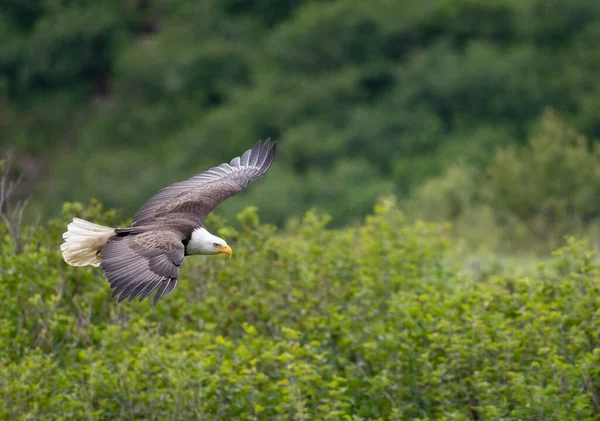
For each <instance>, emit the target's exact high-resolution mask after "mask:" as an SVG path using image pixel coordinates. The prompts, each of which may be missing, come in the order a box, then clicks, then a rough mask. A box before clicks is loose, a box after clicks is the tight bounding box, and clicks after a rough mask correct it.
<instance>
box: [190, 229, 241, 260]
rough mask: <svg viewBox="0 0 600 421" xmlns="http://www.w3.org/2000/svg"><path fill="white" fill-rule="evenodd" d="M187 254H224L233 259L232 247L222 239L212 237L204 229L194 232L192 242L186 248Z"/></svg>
mask: <svg viewBox="0 0 600 421" xmlns="http://www.w3.org/2000/svg"><path fill="white" fill-rule="evenodd" d="M185 252H186V254H188V255H189V254H205V255H209V254H218V253H224V254H227V255H229V257H231V254H232V253H233V252H232V250H231V247H229V246H228V245H227V242H226V241H225V240H223V239H222V238H219V237H217V236H216V235H212V234H211V233H210V232H208V231H207V230H206V229H204V228H197V229H195V230H194V231H193V232H192V236H191V237H190V241H188V243H187V245H186V246H185Z"/></svg>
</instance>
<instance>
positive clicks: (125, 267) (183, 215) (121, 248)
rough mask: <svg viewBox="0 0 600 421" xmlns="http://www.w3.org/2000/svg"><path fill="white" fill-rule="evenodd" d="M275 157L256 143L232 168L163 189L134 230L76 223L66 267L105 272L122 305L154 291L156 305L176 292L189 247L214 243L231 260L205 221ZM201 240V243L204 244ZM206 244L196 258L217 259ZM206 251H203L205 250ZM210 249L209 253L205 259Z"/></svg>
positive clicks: (69, 235)
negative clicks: (208, 229)
mask: <svg viewBox="0 0 600 421" xmlns="http://www.w3.org/2000/svg"><path fill="white" fill-rule="evenodd" d="M274 157H275V143H273V144H271V143H270V141H269V140H268V139H267V141H266V142H265V143H264V144H262V145H261V143H260V142H258V143H257V144H256V145H255V146H254V148H252V149H249V150H248V151H246V152H245V153H244V154H243V155H242V156H241V157H237V158H234V159H233V160H231V162H230V163H229V164H221V165H219V166H218V167H213V168H211V169H209V170H207V171H205V172H203V173H200V174H198V175H196V176H194V177H192V178H190V179H188V180H185V181H182V182H179V183H175V184H172V185H170V186H167V187H165V188H164V189H162V190H161V191H160V192H159V193H157V194H156V195H154V196H153V197H152V198H150V199H149V200H148V201H147V202H146V203H145V204H144V205H143V206H142V207H141V208H140V209H139V210H138V211H137V213H136V214H135V216H134V218H133V222H132V224H131V227H127V228H117V229H113V228H108V227H102V226H100V225H96V224H93V223H91V222H87V221H83V220H80V219H74V221H73V222H72V223H71V224H69V230H68V231H67V232H65V233H64V234H63V238H64V239H65V242H64V243H63V244H62V246H61V250H62V252H63V257H64V258H65V261H66V262H67V263H69V264H71V265H73V266H84V265H88V264H91V265H94V266H98V265H99V266H101V267H102V269H103V270H104V273H105V276H106V278H107V279H108V281H109V283H110V286H111V289H112V290H113V291H112V294H111V296H113V297H114V296H117V295H118V296H119V298H118V301H119V302H120V301H123V300H124V299H125V298H129V301H132V300H133V299H134V298H136V297H139V298H140V301H141V300H143V299H144V298H146V297H147V296H148V295H150V294H151V293H152V292H153V291H155V290H156V294H155V295H154V299H153V302H154V304H156V303H157V302H158V301H159V300H160V299H161V298H162V297H163V296H165V295H168V294H170V293H171V292H172V291H173V289H175V287H176V286H177V281H178V279H179V267H180V265H181V263H182V262H183V259H184V256H186V255H188V254H192V253H190V252H191V251H192V250H191V249H190V248H189V247H188V244H189V243H190V241H192V240H193V241H194V242H196V237H195V234H198V235H199V237H201V238H200V240H201V241H203V242H204V243H206V242H207V241H209V242H210V240H211V239H212V238H214V239H216V240H214V241H216V243H214V247H215V253H216V252H225V253H227V254H231V249H230V248H229V246H227V245H226V244H225V243H224V242H223V244H219V241H218V240H221V239H218V237H214V236H212V234H210V233H208V232H207V231H205V230H204V229H203V224H204V219H205V218H206V216H207V215H208V214H209V213H210V212H212V211H213V209H214V208H216V207H217V206H218V205H219V204H220V203H221V202H223V201H224V200H226V199H228V198H230V197H232V196H234V195H236V194H237V193H239V192H240V191H242V190H243V189H244V188H245V187H246V186H247V185H248V184H250V183H252V182H253V181H256V180H258V179H259V178H260V177H262V176H263V175H264V174H265V173H266V172H267V170H268V169H269V167H270V166H271V163H272V162H273V158H274ZM200 240H199V241H200ZM204 243H200V242H199V244H200V246H199V247H200V248H198V249H197V250H194V254H213V253H211V252H210V251H209V250H208V249H207V247H209V246H206V245H204ZM203 247H204V248H203ZM204 249H206V250H207V251H206V253H203V251H204Z"/></svg>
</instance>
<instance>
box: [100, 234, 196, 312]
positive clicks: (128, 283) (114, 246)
mask: <svg viewBox="0 0 600 421" xmlns="http://www.w3.org/2000/svg"><path fill="white" fill-rule="evenodd" d="M181 240H182V239H181V236H180V234H179V233H177V232H175V231H167V230H164V231H147V232H142V233H139V234H134V235H127V236H122V237H121V236H115V237H112V238H111V239H110V240H109V242H108V243H107V244H106V245H105V246H104V248H103V249H102V253H101V260H100V266H101V267H102V269H104V274H105V276H106V278H107V279H108V282H109V283H110V287H111V289H112V290H113V291H112V293H111V297H116V296H119V297H118V302H121V301H123V300H124V299H126V298H128V297H129V301H132V300H133V299H135V298H136V297H138V296H139V297H140V301H142V300H144V299H145V298H146V297H147V296H148V295H150V294H151V293H152V292H153V291H155V290H157V289H158V290H157V292H156V294H155V295H154V299H153V303H154V305H156V303H157V302H158V301H159V300H160V299H161V298H162V297H163V296H166V295H169V294H170V293H171V292H172V291H173V290H174V289H175V287H176V286H177V280H178V279H179V266H180V265H181V262H183V257H184V252H185V247H184V245H183V243H182V242H181Z"/></svg>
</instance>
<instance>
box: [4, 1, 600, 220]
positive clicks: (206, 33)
mask: <svg viewBox="0 0 600 421" xmlns="http://www.w3.org/2000/svg"><path fill="white" fill-rule="evenodd" d="M599 22H600V2H598V1H597V0H569V1H549V0H499V1H493V2H492V1H487V0H420V1H413V0H403V1H387V0H373V1H370V2H364V1H358V0H330V1H313V0H304V1H301V0H284V1H280V0H277V1H274V0H255V1H245V0H203V1H197V0H181V1H165V0H130V1H120V0H110V1H77V2H73V1H50V0H28V1H17V0H9V1H3V2H2V4H1V5H0V28H1V29H0V41H1V44H2V49H1V50H0V143H1V147H0V149H6V148H8V147H11V148H14V149H15V150H16V152H17V154H18V156H19V164H20V165H21V166H22V168H23V170H24V171H26V172H27V174H28V177H29V178H28V179H29V180H31V182H30V184H29V185H28V186H29V189H30V190H32V191H33V192H34V199H33V203H32V206H31V208H30V210H31V212H32V214H33V215H35V214H37V213H39V212H43V215H44V218H47V217H48V216H52V215H57V214H58V209H60V205H61V203H62V202H63V201H66V200H68V201H73V200H78V201H83V202H86V201H87V200H88V198H89V197H90V196H93V197H96V198H98V199H99V200H101V201H102V202H103V203H105V204H107V205H109V206H116V207H119V208H122V209H123V210H124V212H125V213H126V214H127V215H129V214H133V212H134V211H135V209H136V208H137V206H139V205H140V204H141V203H142V202H143V201H144V200H146V199H147V198H148V197H149V196H150V195H151V194H153V193H154V192H155V191H157V189H159V188H161V187H162V186H164V185H166V184H167V183H170V182H174V181H178V180H181V179H184V178H187V177H189V176H191V175H193V174H195V173H197V172H199V171H201V170H204V169H205V168H207V167H209V166H212V165H215V164H218V163H220V162H223V161H225V160H229V159H231V158H232V157H233V156H236V155H238V154H240V153H241V152H243V151H244V150H245V149H247V148H248V147H250V146H251V145H253V144H254V142H256V141H257V140H258V139H265V138H266V137H269V136H270V137H271V138H272V139H274V140H277V141H279V142H280V149H279V151H280V153H279V156H278V158H277V162H276V165H274V167H273V169H272V173H270V174H269V176H268V177H266V178H265V180H264V182H262V186H261V188H260V189H252V190H251V191H249V192H248V194H245V195H244V196H243V198H242V199H241V200H240V201H235V202H231V203H227V204H226V206H225V207H224V208H223V210H222V212H223V213H224V214H225V215H227V216H228V217H230V218H231V219H233V216H234V215H235V214H236V213H237V212H238V211H239V210H241V209H242V208H243V207H244V206H246V205H247V204H257V205H259V206H260V208H261V209H262V212H263V213H264V217H265V218H266V220H268V221H276V222H283V221H284V220H285V219H286V218H287V216H288V215H290V214H294V215H296V216H299V215H302V214H303V212H305V210H307V209H308V208H310V207H312V206H313V205H317V206H319V208H321V209H323V210H325V211H327V212H329V213H330V214H332V215H333V216H334V221H333V223H334V224H336V225H343V224H345V223H348V222H353V221H354V222H356V221H359V220H360V219H361V218H362V217H363V216H364V215H366V214H367V213H368V212H369V210H370V209H371V208H372V205H373V203H374V202H375V200H376V198H377V197H379V196H381V195H385V194H389V193H395V194H396V195H398V197H399V198H400V199H402V200H403V199H406V198H407V197H408V196H409V194H410V193H411V192H413V191H415V190H416V191H419V190H420V187H419V186H421V185H422V183H423V182H425V181H428V180H430V179H431V177H434V176H438V175H441V174H444V171H445V169H446V168H447V167H448V166H449V165H450V164H454V163H456V162H457V161H459V160H461V161H464V162H465V163H468V164H469V165H473V166H475V167H476V168H485V167H486V166H487V165H488V164H489V163H490V160H491V159H492V157H493V156H494V153H495V151H496V150H497V149H498V148H504V147H506V146H508V145H517V144H525V143H526V141H527V139H528V138H529V137H530V135H531V131H532V127H533V126H534V125H535V124H536V121H537V120H538V119H539V118H540V117H541V116H542V113H543V110H544V108H546V107H552V108H554V109H555V110H556V113H557V114H558V115H559V117H560V118H561V119H564V120H565V122H566V123H567V124H568V125H569V126H572V127H573V128H574V129H576V130H578V131H580V132H581V133H582V134H583V135H585V136H586V137H587V138H588V139H590V141H592V140H593V139H595V138H596V137H598V135H599V133H600V120H599V114H598V112H597V110H598V108H599V106H600V99H599V98H600V82H599V79H598V74H600V52H599V51H600V50H599V49H598V48H597V46H598V45H599V43H600V23H599ZM275 197H276V198H277V200H273V198H275ZM595 200H596V202H594V203H595V206H596V207H597V205H598V203H597V200H598V199H595Z"/></svg>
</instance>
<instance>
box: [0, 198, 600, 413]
mask: <svg viewBox="0 0 600 421" xmlns="http://www.w3.org/2000/svg"><path fill="white" fill-rule="evenodd" d="M73 215H78V216H82V217H86V218H90V219H93V220H95V221H98V222H101V223H106V224H112V225H117V223H116V222H115V221H116V220H117V219H118V215H117V214H116V213H115V212H108V213H107V212H106V211H104V210H103V209H102V207H101V206H100V205H99V204H97V203H96V204H94V205H93V206H91V207H88V208H84V207H82V206H81V205H79V204H68V205H65V208H64V217H62V218H60V219H58V220H54V221H51V222H50V223H49V224H48V225H46V226H45V227H43V228H41V229H40V230H39V231H38V232H37V233H36V235H35V236H34V237H33V239H32V240H31V242H30V244H28V245H27V247H26V248H25V250H24V251H23V252H22V253H21V254H14V253H13V252H12V249H11V245H10V242H9V241H8V238H7V236H6V235H5V233H4V232H2V231H1V230H2V226H0V234H1V235H2V236H1V237H0V241H1V242H0V246H1V247H2V253H1V255H0V303H2V304H0V418H2V419H15V420H16V419H22V420H26V419H32V420H38V419H44V420H59V419H88V418H90V419H99V420H109V419H111V420H112V419H125V420H129V419H131V420H133V419H179V420H188V419H196V418H199V419H215V420H220V419H222V420H229V419H239V420H253V419H281V420H288V419H296V420H302V419H305V420H312V419H315V420H317V419H318V420H320V419H323V420H326V419H330V420H353V421H358V420H377V419H381V420H383V419H398V420H400V419H414V420H444V419H445V420H450V419H454V420H456V419H459V420H472V419H475V420H476V419H504V420H538V419H545V420H568V419H569V420H570V419H578V420H583V419H596V418H598V417H599V416H600V406H599V404H598V393H600V392H599V391H600V369H599V367H600V348H598V346H599V345H598V344H599V343H600V336H599V330H598V326H599V322H600V302H599V301H598V299H597V296H598V293H599V292H600V291H599V288H600V282H599V279H600V277H599V276H598V274H599V270H600V268H599V267H598V265H597V263H596V261H597V256H596V255H595V254H594V253H592V252H590V251H589V250H588V249H587V248H586V246H585V244H583V243H580V242H576V241H571V242H570V243H569V245H568V246H566V247H565V248H563V249H561V250H559V251H558V252H556V253H555V256H554V258H553V261H552V263H550V264H548V265H546V266H540V268H539V273H538V274H537V275H536V276H532V277H529V278H521V277H512V276H510V275H509V274H507V273H496V274H492V273H488V274H487V275H486V276H485V277H481V278H480V279H478V280H475V279H474V278H472V277H470V276H464V275H461V274H460V272H459V270H458V267H457V265H455V264H454V263H453V262H452V260H451V259H449V257H448V256H449V254H448V253H449V251H450V250H451V249H452V247H453V245H452V244H451V243H450V242H449V240H448V236H447V232H446V229H445V228H444V227H442V226H439V225H434V224H425V223H415V224H411V223H408V222H407V220H406V218H405V217H404V215H403V214H402V213H401V212H400V211H399V210H398V209H397V208H396V206H395V205H394V202H393V201H392V200H385V201H381V202H380V203H379V204H378V205H377V207H376V208H375V212H374V214H373V215H371V216H369V217H367V218H366V220H365V221H364V222H363V223H362V224H360V225H359V226H356V227H354V228H347V229H343V230H331V229H328V228H327V224H328V222H329V219H330V218H329V217H327V216H326V215H321V214H319V213H317V212H315V211H311V212H308V213H306V214H305V215H304V216H303V217H302V218H301V219H296V220H293V221H291V222H290V223H289V225H288V226H287V227H286V228H285V229H283V230H281V231H277V230H276V229H275V227H274V226H272V225H269V224H263V223H261V222H260V220H259V218H258V214H257V212H256V209H254V208H248V209H246V210H245V211H244V212H242V213H240V215H239V222H240V228H239V229H237V230H235V229H233V228H231V227H229V226H227V225H226V224H224V223H223V220H221V219H220V218H217V217H212V218H211V223H210V226H211V227H214V228H213V231H215V232H219V233H220V234H221V235H223V236H225V237H226V238H227V239H228V240H229V241H230V243H231V244H233V248H234V257H233V259H220V258H218V257H195V258H188V259H186V262H185V264H184V268H183V271H182V279H181V282H180V285H179V286H178V288H177V289H176V290H175V291H174V293H173V294H172V295H170V296H169V297H168V298H167V299H166V300H163V301H161V303H160V305H158V306H157V307H156V308H153V307H152V306H151V304H150V303H149V302H144V303H132V304H126V305H117V304H116V303H115V302H114V301H113V300H111V299H109V297H108V285H107V283H106V281H105V280H103V278H102V276H101V271H100V270H99V269H95V268H72V267H69V266H67V265H66V264H65V263H64V262H63V261H62V259H61V256H60V253H59V251H58V244H59V240H60V233H61V232H62V231H63V230H64V227H65V224H66V223H67V221H68V220H69V219H70V218H71V217H72V216H73Z"/></svg>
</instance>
